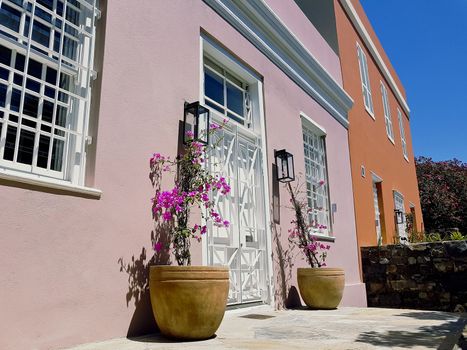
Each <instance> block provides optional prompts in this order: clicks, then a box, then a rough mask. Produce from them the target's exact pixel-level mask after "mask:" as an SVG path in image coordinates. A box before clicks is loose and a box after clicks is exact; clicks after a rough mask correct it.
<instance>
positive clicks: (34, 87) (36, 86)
mask: <svg viewBox="0 0 467 350" xmlns="http://www.w3.org/2000/svg"><path fill="white" fill-rule="evenodd" d="M22 80H23V79H21V81H22ZM26 89H29V90H31V91H35V92H40V91H41V83H39V82H37V81H35V80H32V79H28V80H27V81H26Z"/></svg>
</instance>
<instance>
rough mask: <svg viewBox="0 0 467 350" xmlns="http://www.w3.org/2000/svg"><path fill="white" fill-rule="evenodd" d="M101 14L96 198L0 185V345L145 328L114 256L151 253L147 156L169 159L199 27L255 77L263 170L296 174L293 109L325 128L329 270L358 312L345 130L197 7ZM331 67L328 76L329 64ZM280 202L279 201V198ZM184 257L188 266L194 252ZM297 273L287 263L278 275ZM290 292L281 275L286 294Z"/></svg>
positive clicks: (159, 6)
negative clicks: (283, 167) (276, 166)
mask: <svg viewBox="0 0 467 350" xmlns="http://www.w3.org/2000/svg"><path fill="white" fill-rule="evenodd" d="M270 3H271V6H273V5H274V6H279V5H280V2H279V1H270ZM284 10H285V9H284V8H283V7H282V8H281V9H280V11H279V10H278V12H281V13H282V12H283V11H284ZM294 11H295V10H294ZM104 16H105V18H106V32H105V49H104V61H103V69H102V71H100V72H99V79H102V87H101V96H100V97H101V99H100V107H99V113H98V115H94V116H93V118H98V130H97V131H94V133H97V136H96V138H95V140H97V144H96V155H95V156H96V161H95V168H94V170H93V171H92V169H91V171H90V172H91V173H93V174H94V176H93V180H92V181H93V185H94V186H95V187H96V188H99V189H101V190H102V192H103V195H102V198H101V199H100V200H94V199H88V198H81V197H77V196H74V195H69V194H63V193H57V192H56V191H42V190H40V189H37V188H30V187H27V186H16V185H14V184H12V183H8V184H6V183H0V198H1V200H0V213H1V214H0V232H1V234H0V247H1V249H2V251H1V260H0V261H1V263H0V276H2V277H1V286H2V287H1V288H0V310H2V312H1V314H0V325H1V329H2V335H1V336H0V348H1V349H5V350H7V349H49V348H57V347H66V346H70V345H73V344H79V343H84V342H89V341H96V340H103V339H108V338H113V337H121V336H125V335H126V334H127V332H128V330H129V327H130V328H131V327H134V328H139V329H143V330H144V329H146V330H149V329H150V328H151V327H150V326H147V325H146V326H147V327H146V328H145V325H144V324H143V323H144V322H143V323H138V322H140V321H141V320H142V319H144V312H145V311H147V309H146V308H145V306H147V305H145V304H144V301H146V302H147V300H143V302H142V303H139V307H138V309H137V310H136V314H135V307H134V304H135V297H134V295H131V296H130V295H127V293H128V292H129V283H128V275H127V274H126V273H125V272H121V271H120V264H119V259H120V258H122V259H123V260H124V261H125V262H130V263H131V262H132V260H131V259H132V256H133V257H134V258H135V259H136V260H137V261H140V262H142V263H145V262H147V260H148V258H146V259H140V253H141V251H142V248H143V247H146V248H147V249H148V255H150V254H151V250H150V233H151V228H152V221H151V214H150V201H149V199H150V197H151V195H152V193H151V192H152V190H151V186H150V182H149V180H148V158H149V155H150V154H151V153H152V152H153V151H158V152H161V153H167V154H174V153H175V152H176V138H177V126H178V121H179V119H180V118H181V116H182V110H183V102H184V101H185V100H188V101H192V100H197V99H198V96H199V37H200V28H201V27H202V28H203V29H204V30H205V31H206V32H208V33H209V34H211V35H212V36H213V37H215V38H216V39H218V40H219V41H220V42H221V43H223V44H224V45H225V46H226V47H227V48H229V49H230V50H231V51H232V52H235V53H236V54H237V55H238V56H239V57H241V58H242V59H243V60H244V61H245V62H246V63H248V64H249V65H251V66H252V67H253V68H254V69H255V70H257V71H258V72H259V73H260V74H261V75H262V76H264V100H265V113H266V127H267V130H266V132H267V142H268V150H267V156H268V162H269V164H272V162H273V149H274V148H276V149H278V148H287V149H288V150H290V151H291V152H292V153H293V154H294V155H295V159H296V167H297V171H302V172H303V162H301V161H300V160H301V159H303V147H302V143H301V124H300V118H299V112H300V111H303V112H305V113H306V114H307V115H308V116H310V117H312V118H313V119H315V121H316V122H317V123H319V124H321V125H322V126H323V127H324V128H325V129H326V130H327V132H328V136H327V147H328V162H329V178H330V183H331V185H330V186H331V201H332V202H333V203H337V205H338V212H337V213H336V221H335V224H334V227H335V231H336V237H337V240H336V243H335V244H333V247H332V250H331V254H330V259H329V262H330V264H329V265H332V266H342V267H344V268H345V269H346V277H347V288H346V295H345V299H344V300H345V304H346V305H350V304H359V305H364V304H365V299H364V298H365V296H364V288H363V284H360V279H359V272H358V261H357V251H356V239H355V224H354V212H353V203H352V189H351V179H350V162H349V153H348V143H347V131H346V129H344V128H343V127H342V126H341V125H340V124H339V123H338V122H337V121H336V120H334V119H333V118H332V117H331V116H330V115H329V114H328V113H327V112H325V111H324V110H323V109H322V108H321V107H320V106H319V105H318V104H317V103H316V102H315V101H314V100H312V99H311V98H310V97H309V96H308V95H307V94H305V93H304V92H303V91H302V90H301V89H300V88H299V87H298V86H296V85H295V84H294V83H292V82H291V81H290V80H289V79H288V78H287V77H286V75H285V74H284V73H283V72H282V71H280V70H279V69H278V68H277V67H276V66H275V65H273V64H271V63H270V62H269V61H268V59H267V58H266V57H265V56H263V55H262V54H261V53H259V52H258V51H257V50H256V49H255V48H254V47H253V46H252V45H251V44H250V43H249V42H248V41H247V40H246V39H244V38H243V37H242V36H241V35H240V34H238V33H237V32H236V31H235V30H234V29H233V28H232V27H230V26H229V25H228V24H227V23H226V22H225V21H224V20H222V19H221V18H220V17H219V16H218V15H217V14H216V13H215V12H214V11H212V10H211V9H210V8H209V7H208V6H206V5H205V4H204V3H203V2H201V1H197V0H191V1H187V0H176V1H174V0H166V1H152V0H144V1H143V0H141V1H138V6H134V4H133V3H131V4H130V2H126V1H125V2H124V1H111V2H110V1H109V6H108V9H107V13H104ZM101 21H103V20H101ZM303 25H309V24H307V23H304V24H303ZM295 26H298V24H297V23H294V27H295ZM307 43H308V44H310V45H312V44H313V42H312V41H311V40H310V41H309V42H308V41H307ZM317 49H318V50H320V51H321V50H325V49H326V48H325V47H324V46H323V45H322V43H318V44H317V46H316V47H315V46H312V47H311V46H310V47H309V50H310V51H311V52H314V51H315V50H317ZM327 50H328V51H331V49H329V48H328V49H327ZM326 55H330V53H329V52H328V53H327V54H326ZM326 64H331V61H327V63H326ZM331 68H332V69H331ZM331 68H330V70H331V71H333V72H334V74H337V73H336V72H339V68H338V60H337V59H334V63H332V67H331ZM337 78H338V79H340V77H337ZM268 171H269V172H270V171H271V170H270V169H268ZM270 185H271V183H270ZM281 195H282V196H281V200H282V204H285V203H286V201H285V191H284V190H283V189H281ZM289 219H290V216H289V214H288V213H287V212H286V211H284V210H283V211H282V212H281V222H282V226H280V227H277V229H278V230H279V231H280V232H281V233H282V236H281V238H280V243H281V246H284V247H286V245H287V237H286V232H287V229H288V228H289V225H288V222H289V221H290V220H289ZM273 249H275V248H274V247H273ZM195 250H197V251H195V261H196V260H197V261H200V254H201V247H200V246H198V248H197V249H196V248H195ZM133 265H134V266H135V268H136V269H138V267H140V266H139V265H138V264H137V263H136V264H135V263H133ZM302 265H303V262H302V261H300V260H299V259H297V260H296V265H295V266H294V267H293V268H292V270H290V271H293V270H295V267H297V266H302ZM278 271H279V270H277V269H276V271H275V274H276V275H275V280H276V285H277V287H278V288H277V290H281V288H280V283H281V277H280V273H278ZM290 271H289V270H287V271H286V273H287V274H288V273H289V272H290ZM294 284H295V277H293V276H292V278H291V280H290V281H288V282H287V290H288V288H289V287H290V286H292V285H294ZM139 286H140V285H138V283H136V284H135V285H134V287H135V288H134V289H133V290H132V291H136V292H137V291H138V287H139ZM278 295H279V296H280V293H278ZM127 299H129V302H128V305H127ZM278 300H279V301H278V302H277V303H276V304H277V305H280V304H281V303H282V302H281V301H280V299H278ZM141 315H143V316H141ZM140 316H141V317H140ZM132 318H133V321H132ZM147 320H148V322H151V319H150V318H148V319H147Z"/></svg>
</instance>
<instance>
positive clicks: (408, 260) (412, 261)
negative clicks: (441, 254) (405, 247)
mask: <svg viewBox="0 0 467 350" xmlns="http://www.w3.org/2000/svg"><path fill="white" fill-rule="evenodd" d="M407 262H408V263H409V265H414V264H416V263H417V259H416V258H414V257H413V256H409V258H408V259H407Z"/></svg>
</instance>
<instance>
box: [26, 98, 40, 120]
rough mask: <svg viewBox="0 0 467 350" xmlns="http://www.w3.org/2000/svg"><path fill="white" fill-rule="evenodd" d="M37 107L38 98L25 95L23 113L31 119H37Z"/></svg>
mask: <svg viewBox="0 0 467 350" xmlns="http://www.w3.org/2000/svg"><path fill="white" fill-rule="evenodd" d="M38 107H39V97H36V96H33V95H30V94H25V95H24V106H23V113H24V114H27V115H29V116H31V117H34V118H37V109H38Z"/></svg>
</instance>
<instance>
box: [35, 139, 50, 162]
mask: <svg viewBox="0 0 467 350" xmlns="http://www.w3.org/2000/svg"><path fill="white" fill-rule="evenodd" d="M49 146H50V137H48V136H45V135H41V137H40V138H39V152H38V154H37V166H38V167H40V168H47V161H48V159H49Z"/></svg>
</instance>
